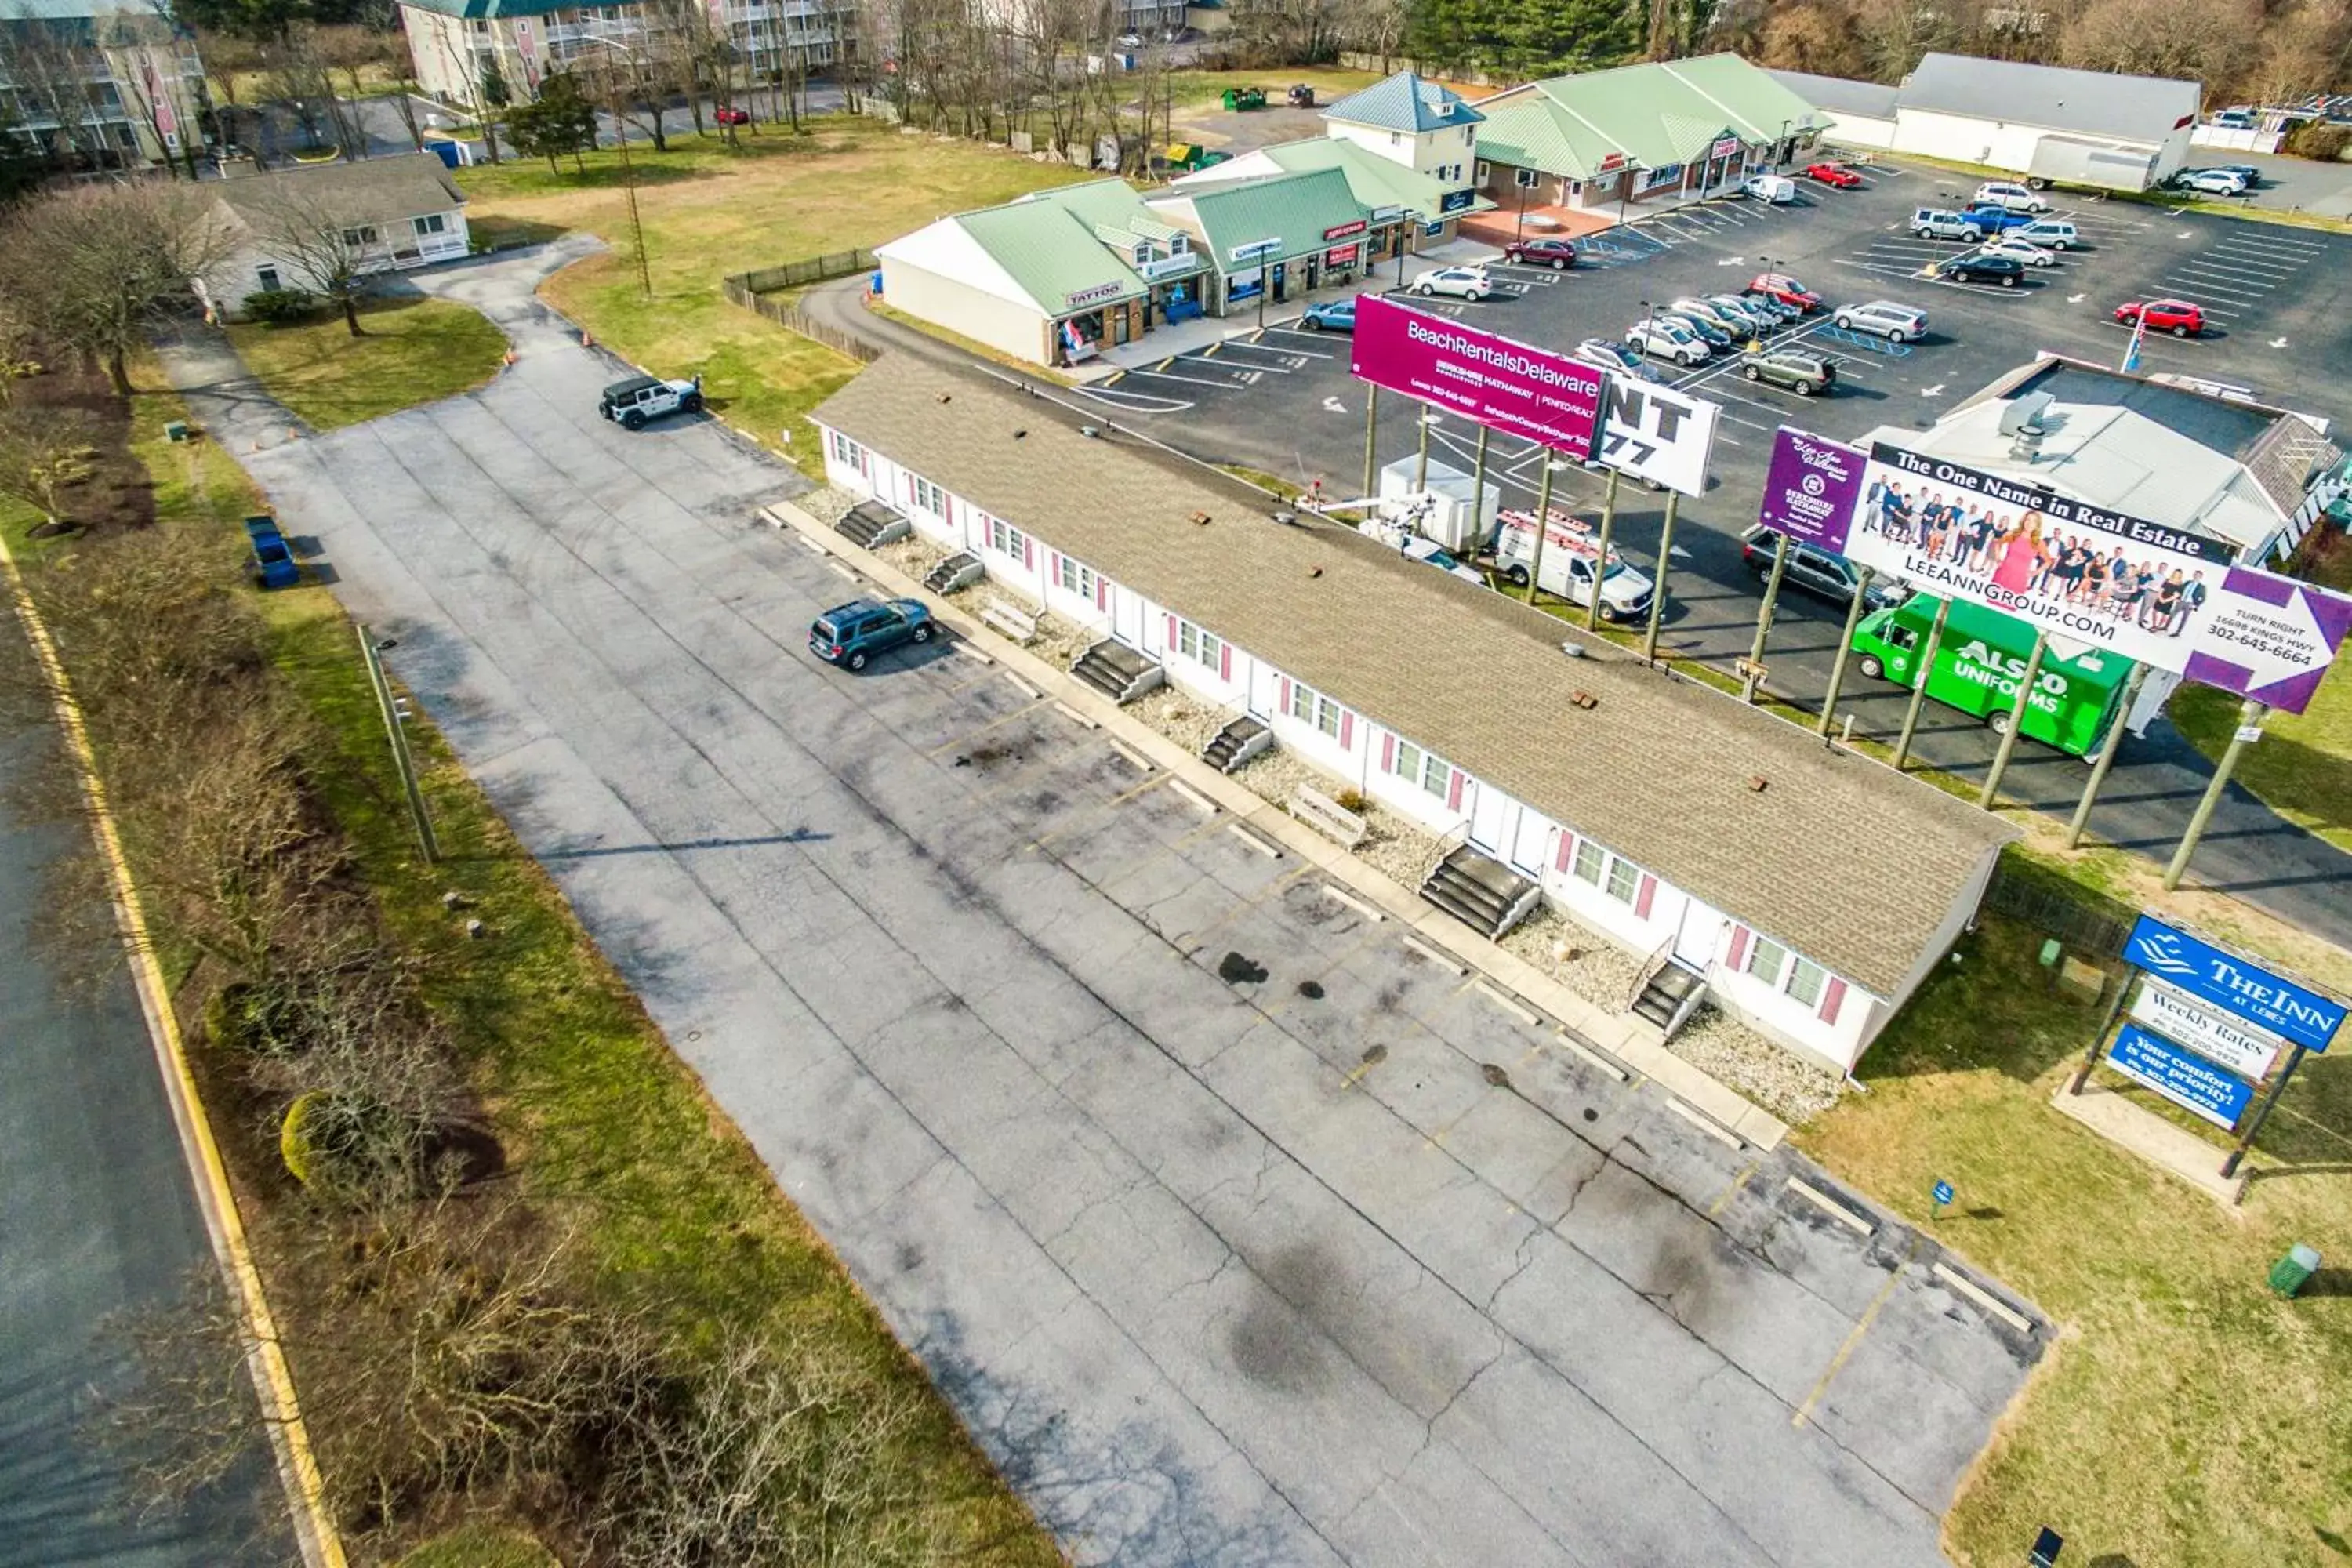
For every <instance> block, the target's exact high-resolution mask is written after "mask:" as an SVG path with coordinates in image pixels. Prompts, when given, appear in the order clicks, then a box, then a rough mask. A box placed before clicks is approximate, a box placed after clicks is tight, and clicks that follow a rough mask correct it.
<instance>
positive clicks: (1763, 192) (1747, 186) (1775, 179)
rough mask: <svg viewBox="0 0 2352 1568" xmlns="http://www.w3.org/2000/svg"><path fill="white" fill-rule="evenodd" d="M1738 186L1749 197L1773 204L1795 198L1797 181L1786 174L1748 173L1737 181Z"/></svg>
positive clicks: (1776, 204) (1790, 200) (1779, 203)
mask: <svg viewBox="0 0 2352 1568" xmlns="http://www.w3.org/2000/svg"><path fill="white" fill-rule="evenodd" d="M1739 188H1740V189H1741V190H1742V191H1744V192H1746V193H1747V195H1748V196H1749V197H1750V198H1751V199H1753V200H1755V201H1759V202H1769V203H1770V204H1771V205H1774V206H1779V205H1781V204H1782V203H1784V202H1793V201H1795V200H1796V199H1797V182H1796V181H1794V180H1792V179H1790V178H1789V177H1788V176H1787V175H1786V174H1750V175H1748V178H1746V179H1745V180H1742V181H1741V182H1740V183H1739Z"/></svg>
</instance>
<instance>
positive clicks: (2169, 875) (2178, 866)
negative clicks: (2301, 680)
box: [2164, 700, 2270, 892]
mask: <svg viewBox="0 0 2352 1568" xmlns="http://www.w3.org/2000/svg"><path fill="white" fill-rule="evenodd" d="M2269 711H2270V710H2269V709H2268V708H2266V707H2264V706H2263V704H2262V703H2260V702H2255V701H2252V700H2249V701H2248V702H2247V703H2246V705H2245V706H2244V707H2243V708H2242V709H2240V710H2238V729H2237V732H2236V733H2235V734H2233V735H2231V737H2230V749H2229V750H2228V751H2226V752H2222V753H2221V761H2220V762H2219V763H2215V764H2214V765H2213V782H2212V783H2211V784H2208V785H2206V786H2205V798H2204V799H2202V800H2200V801H2199V802H2198V803H2197V810H2196V813H2195V815H2193V816H2190V817H2189V831H2188V832H2187V833H2185V834H2183V835H2182V836H2181V839H2180V847H2179V848H2178V849H2176V850H2174V851H2173V852H2172V864H2170V865H2169V866H2167V867H2166V868H2164V889H2165V891H2166V892H2170V891H2171V890H2172V889H2175V888H2178V887H2179V886H2180V875H2181V873H2182V872H2184V871H2186V870H2188V869H2189V857H2191V856H2193V855H2195V854H2196V853H2197V841H2198V840H2199V839H2200V838H2202V837H2205V826H2206V824H2208V823H2210V822H2211V821H2212V820H2213V808H2214V807H2215V806H2217V805H2221V792H2222V791H2223V790H2225V789H2228V788H2229V787H2230V775H2231V773H2236V772H2237V771H2238V758H2239V757H2240V756H2241V755H2242V754H2243V753H2244V752H2245V749H2246V748H2247V747H2248V746H2250V745H2252V744H2253V742H2256V741H2258V740H2260V739H2262V734H2263V715H2264V714H2266V713H2268V712H2269Z"/></svg>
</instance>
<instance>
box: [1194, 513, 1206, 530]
mask: <svg viewBox="0 0 2352 1568" xmlns="http://www.w3.org/2000/svg"><path fill="white" fill-rule="evenodd" d="M1192 522H1193V525H1194V526H1195V527H1198V528H1206V527H1208V526H1209V514H1208V513H1207V512H1205V511H1196V512H1194V513H1193V514H1192Z"/></svg>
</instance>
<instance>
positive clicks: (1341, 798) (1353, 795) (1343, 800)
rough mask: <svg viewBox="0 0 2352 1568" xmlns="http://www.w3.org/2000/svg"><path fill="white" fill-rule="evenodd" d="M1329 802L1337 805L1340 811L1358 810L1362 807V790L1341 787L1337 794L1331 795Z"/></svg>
mask: <svg viewBox="0 0 2352 1568" xmlns="http://www.w3.org/2000/svg"><path fill="white" fill-rule="evenodd" d="M1331 804H1332V805H1336V806H1338V807H1339V809H1340V810H1341V811H1355V812H1360V811H1362V810H1363V809H1364V795H1363V792H1362V791H1361V790H1352V789H1343V790H1341V791H1340V792H1339V794H1338V795H1333V796H1332V797H1331Z"/></svg>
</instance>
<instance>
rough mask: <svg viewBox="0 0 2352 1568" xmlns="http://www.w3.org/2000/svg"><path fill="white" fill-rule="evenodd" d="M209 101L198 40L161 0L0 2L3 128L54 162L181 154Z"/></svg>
mask: <svg viewBox="0 0 2352 1568" xmlns="http://www.w3.org/2000/svg"><path fill="white" fill-rule="evenodd" d="M209 108H210V100H208V99H207V98H206V96H205V68H204V63H203V62H202V61H201V60H199V59H198V58H197V57H196V45H195V39H194V35H192V34H191V33H190V32H189V31H188V29H187V28H185V27H184V26H180V25H179V24H178V23H177V22H176V21H175V20H174V19H173V16H172V13H171V10H170V8H169V6H168V5H165V4H163V0H0V127H5V132H0V133H5V134H8V135H12V136H14V137H15V138H16V139H17V140H18V141H20V142H25V143H27V144H29V145H30V146H32V147H33V148H35V149H36V150H37V151H39V152H40V153H43V154H45V155H47V157H49V158H51V159H53V160H54V161H56V163H58V165H59V166H60V167H62V168H68V169H84V170H88V169H121V168H144V167H146V166H148V165H151V164H155V163H164V162H166V161H167V160H168V161H178V160H183V159H184V158H186V157H187V156H189V155H190V154H191V153H194V151H196V150H199V149H201V148H202V146H203V145H204V133H203V132H202V130H201V129H200V126H201V122H202V120H203V117H204V115H205V112H206V111H207V110H209Z"/></svg>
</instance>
